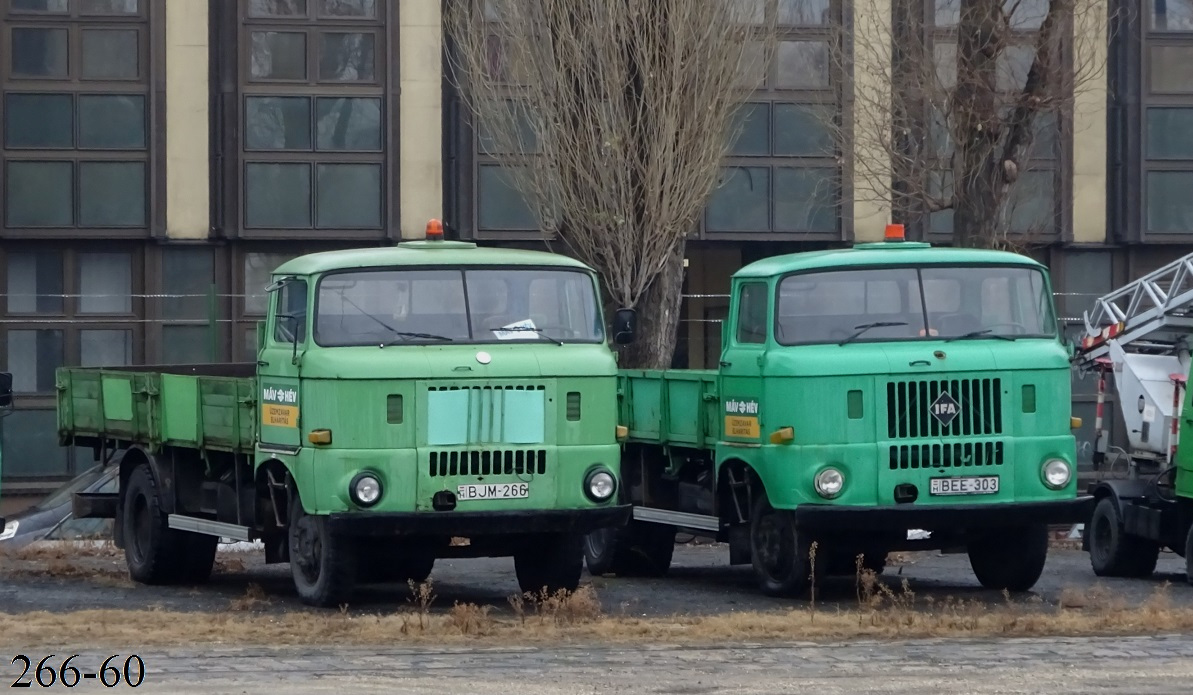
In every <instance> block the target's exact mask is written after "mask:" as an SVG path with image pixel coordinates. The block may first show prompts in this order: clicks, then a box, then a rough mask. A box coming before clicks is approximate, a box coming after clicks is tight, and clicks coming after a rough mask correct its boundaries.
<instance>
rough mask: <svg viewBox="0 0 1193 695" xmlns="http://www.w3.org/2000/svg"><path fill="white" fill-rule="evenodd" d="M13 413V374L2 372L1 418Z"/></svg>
mask: <svg viewBox="0 0 1193 695" xmlns="http://www.w3.org/2000/svg"><path fill="white" fill-rule="evenodd" d="M11 411H12V374H9V373H8V372H0V416H3V415H7V414H8V413H10V412H11Z"/></svg>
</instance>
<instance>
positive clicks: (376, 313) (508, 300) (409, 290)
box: [314, 268, 604, 347]
mask: <svg viewBox="0 0 1193 695" xmlns="http://www.w3.org/2000/svg"><path fill="white" fill-rule="evenodd" d="M317 302H318V304H317V307H316V311H317V312H318V315H317V316H316V319H315V334H314V337H315V342H316V343H318V344H319V345H322V346H324V347H340V346H348V345H387V344H403V343H423V344H425V343H448V342H480V343H484V342H499V341H512V340H532V341H535V340H537V341H552V342H556V341H558V342H590V343H592V342H601V341H603V340H604V329H603V327H602V325H601V316H600V311H599V310H598V308H597V302H596V292H595V287H594V284H593V280H592V277H591V276H590V275H588V274H587V273H583V272H579V271H573V270H556V269H541V268H501V269H492V270H476V269H470V270H365V271H353V272H347V273H335V274H333V275H328V276H326V277H324V278H323V279H322V280H321V281H320V283H319V296H318V298H317Z"/></svg>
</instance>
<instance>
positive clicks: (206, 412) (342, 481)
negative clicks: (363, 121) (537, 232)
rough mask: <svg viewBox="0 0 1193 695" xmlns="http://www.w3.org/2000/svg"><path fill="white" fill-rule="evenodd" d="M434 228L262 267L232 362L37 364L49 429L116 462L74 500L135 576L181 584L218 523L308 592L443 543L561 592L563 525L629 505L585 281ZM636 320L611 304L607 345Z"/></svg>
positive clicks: (571, 540) (565, 586) (566, 549)
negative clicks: (256, 309) (43, 369)
mask: <svg viewBox="0 0 1193 695" xmlns="http://www.w3.org/2000/svg"><path fill="white" fill-rule="evenodd" d="M436 222H437V221H432V224H429V225H428V235H427V239H426V240H423V241H414V242H403V243H399V244H397V245H396V246H394V247H389V248H367V249H359V250H347V251H334V252H327V253H316V254H311V255H306V256H302V257H299V258H297V259H294V260H292V261H289V262H286V263H284V264H283V265H281V266H280V267H278V268H277V269H276V270H275V271H274V273H273V276H272V284H271V285H270V287H269V288H268V295H269V304H268V306H269V309H268V313H267V317H266V319H265V320H264V321H263V322H261V323H260V324H259V325H258V329H257V331H258V344H259V351H258V356H257V361H256V363H255V364H253V363H247V364H210V365H169V366H156V367H127V368H62V369H59V370H58V373H57V389H58V421H59V436H60V440H61V443H62V444H63V445H68V446H80V447H89V448H91V449H92V450H93V451H94V452H95V456H96V457H97V459H98V460H101V461H105V462H110V465H119V466H120V475H119V479H120V484H119V492H118V493H113V494H98V493H97V494H83V493H78V494H76V496H75V498H74V509H75V513H76V515H77V516H80V517H84V518H95V517H98V518H111V519H114V520H115V524H114V535H115V541H116V543H117V545H118V546H120V547H122V548H124V551H125V556H126V560H127V564H128V568H129V572H130V575H131V577H132V578H133V579H134V580H136V581H139V582H142V583H177V582H187V583H194V582H202V581H204V580H206V579H207V578H208V577H209V576H210V573H211V571H212V565H213V558H214V555H215V552H216V548H217V544H218V542H219V540H220V539H221V538H228V539H233V540H239V541H256V540H259V541H261V542H262V543H263V545H264V548H265V558H266V562H270V563H279V562H289V564H290V567H291V574H292V576H293V582H294V585H295V587H296V589H297V593H298V595H299V597H300V598H301V600H302V601H303V602H305V603H308V604H311V605H318V606H335V605H341V604H342V603H344V602H346V601H348V599H349V597H350V595H351V592H352V590H353V588H354V585H355V584H356V583H358V582H374V581H376V582H387V581H394V582H401V583H405V582H408V581H423V580H424V579H425V578H426V577H427V576H428V575H429V574H430V572H431V569H432V565H433V563H434V562H435V560H436V559H437V558H443V557H483V556H491V557H502V556H513V559H514V564H515V569H516V573H517V578H518V583H519V586H520V589H521V590H523V591H528V592H539V591H542V590H544V589H545V590H547V591H550V592H555V591H559V590H572V589H575V588H576V586H577V583H578V581H579V578H580V574H581V571H582V568H583V561H584V558H583V550H582V546H583V541H584V537H585V534H586V533H587V532H589V531H591V530H593V529H596V528H601V527H604V526H609V525H612V526H619V525H624V524H625V523H626V522H627V520H628V518H629V513H630V510H629V507H628V505H624V504H619V503H618V502H617V492H618V489H619V487H620V481H619V477H618V474H617V471H618V462H619V458H620V446H619V443H618V434H619V428H618V425H617V419H616V394H615V390H616V384H617V367H616V358H615V355H614V354H613V351H612V350H611V349H610V346H609V342H610V341H609V340H608V339H607V334H608V333H609V332H608V331H606V329H605V319H604V317H603V313H602V309H601V302H600V300H599V297H600V292H599V288H598V284H597V277H596V274H595V273H594V272H593V271H592V270H591V269H590V268H588V267H587V266H584V265H583V264H581V263H578V262H576V261H574V260H571V259H569V258H566V257H564V256H560V255H556V254H551V253H546V252H537V251H517V250H501V249H482V248H477V247H476V246H475V245H474V244H471V243H467V242H456V241H445V240H443V239H442V226H441V225H439V224H437V223H436ZM635 323H636V320H635V315H634V313H633V311H632V310H622V311H618V312H617V314H616V317H615V319H614V321H613V331H612V342H615V343H618V344H624V343H626V342H629V341H630V340H632V338H633V331H634V326H635Z"/></svg>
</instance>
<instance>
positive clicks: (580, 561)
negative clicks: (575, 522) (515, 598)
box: [514, 533, 584, 594]
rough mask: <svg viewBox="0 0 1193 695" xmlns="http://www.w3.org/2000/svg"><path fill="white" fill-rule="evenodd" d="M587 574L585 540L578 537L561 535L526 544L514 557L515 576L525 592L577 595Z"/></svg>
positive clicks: (570, 534)
mask: <svg viewBox="0 0 1193 695" xmlns="http://www.w3.org/2000/svg"><path fill="white" fill-rule="evenodd" d="M583 570H584V549H583V539H582V538H581V536H580V535H579V534H574V533H560V534H552V535H550V536H547V537H545V538H543V539H542V540H541V541H540V542H533V543H527V544H526V546H525V547H524V548H521V549H519V550H518V552H516V553H515V554H514V572H515V573H516V574H517V575H518V586H519V587H520V588H521V590H522V591H523V592H526V593H533V594H537V593H539V592H541V591H544V590H546V592H547V593H549V594H554V593H556V592H558V591H560V590H563V591H575V590H576V587H578V586H579V585H580V573H581V572H582V571H583Z"/></svg>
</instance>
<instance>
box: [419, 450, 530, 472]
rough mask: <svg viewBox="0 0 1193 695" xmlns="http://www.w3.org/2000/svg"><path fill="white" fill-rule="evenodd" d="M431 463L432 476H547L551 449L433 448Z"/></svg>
mask: <svg viewBox="0 0 1193 695" xmlns="http://www.w3.org/2000/svg"><path fill="white" fill-rule="evenodd" d="M429 464H430V468H429V473H430V475H431V477H432V478H441V477H447V476H455V475H476V476H481V475H526V474H530V475H543V474H545V473H546V472H547V452H546V451H543V450H542V449H508V450H505V451H432V452H431V453H430V461H429Z"/></svg>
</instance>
